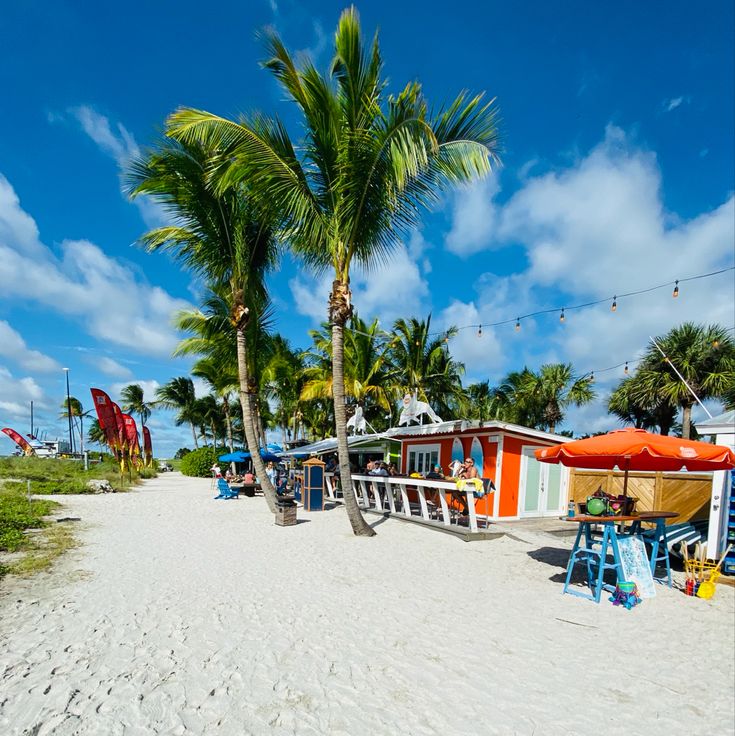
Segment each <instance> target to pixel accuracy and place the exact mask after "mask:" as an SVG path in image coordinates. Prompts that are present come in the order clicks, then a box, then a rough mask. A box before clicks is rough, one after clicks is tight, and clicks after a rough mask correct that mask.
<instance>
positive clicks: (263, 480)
mask: <svg viewBox="0 0 735 736" xmlns="http://www.w3.org/2000/svg"><path fill="white" fill-rule="evenodd" d="M237 374H238V379H239V382H240V404H241V405H242V426H243V429H244V430H245V438H246V440H247V445H248V451H249V452H250V459H251V460H252V461H253V465H254V467H255V473H256V475H257V476H258V480H259V481H260V486H261V488H262V489H263V495H264V496H265V501H266V503H267V504H268V508H269V509H270V510H271V512H272V513H274V514H275V513H276V498H277V496H276V489H275V488H274V487H273V484H272V483H271V482H270V479H269V478H268V475H267V474H266V472H265V463H264V462H263V458H262V457H261V456H260V446H259V445H258V436H257V434H256V429H255V423H254V421H253V406H252V404H251V393H252V392H251V387H250V385H249V384H250V375H249V371H248V364H247V347H246V343H245V333H244V332H243V330H242V328H241V327H238V328H237Z"/></svg>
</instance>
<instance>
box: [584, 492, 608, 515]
mask: <svg viewBox="0 0 735 736" xmlns="http://www.w3.org/2000/svg"><path fill="white" fill-rule="evenodd" d="M606 510H607V502H606V501H605V499H604V498H597V497H595V496H589V497H588V498H587V513H588V514H590V515H591V516H602V515H603V514H604V513H605V511H606Z"/></svg>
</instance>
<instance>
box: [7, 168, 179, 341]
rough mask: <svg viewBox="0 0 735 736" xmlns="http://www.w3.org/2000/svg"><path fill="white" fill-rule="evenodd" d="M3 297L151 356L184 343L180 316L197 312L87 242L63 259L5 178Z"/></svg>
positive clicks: (70, 248)
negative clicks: (176, 325)
mask: <svg viewBox="0 0 735 736" xmlns="http://www.w3.org/2000/svg"><path fill="white" fill-rule="evenodd" d="M0 283H2V284H3V289H2V292H1V293H0V298H6V299H7V298H18V299H22V300H23V301H32V302H35V303H37V304H39V305H42V306H45V307H48V308H49V309H50V310H51V312H52V313H57V314H62V315H65V316H67V317H71V318H73V319H75V320H77V321H78V322H80V323H81V324H82V325H83V326H84V328H85V329H86V330H87V332H88V333H89V334H90V335H92V336H93V337H95V338H97V339H99V340H102V341H104V342H107V343H109V344H112V345H121V346H125V347H128V348H131V349H132V350H135V351H137V352H139V353H143V354H147V355H166V356H168V355H169V354H170V353H171V350H172V349H173V348H174V347H175V345H176V343H177V336H176V334H175V332H174V329H173V327H172V325H171V317H172V315H173V313H175V312H176V311H178V310H180V309H186V308H190V305H189V304H188V303H187V302H186V301H184V300H182V299H176V298H174V297H172V296H171V295H170V294H168V293H167V292H166V291H164V290H163V289H161V288H160V287H158V286H152V285H151V284H149V283H147V282H146V281H145V280H144V279H143V278H142V277H141V276H140V274H138V273H136V272H135V271H134V270H133V269H132V268H130V267H129V266H127V265H124V264H123V263H121V262H119V261H117V260H115V259H114V258H111V257H109V256H108V255H106V254H105V253H104V252H103V251H102V249H101V248H99V247H98V246H97V245H95V244H94V243H91V242H89V241H87V240H64V241H63V242H62V243H61V244H60V246H59V254H58V255H57V254H56V253H55V252H54V251H52V250H51V249H50V248H49V247H47V246H46V245H44V244H43V243H42V242H41V240H40V239H39V233H38V228H37V226H36V223H35V222H34V221H33V218H32V217H31V216H30V215H28V213H26V212H25V211H24V210H23V209H22V207H21V205H20V202H19V200H18V196H17V195H16V193H15V191H14V190H13V187H12V186H11V184H10V182H9V181H8V180H7V179H6V178H5V177H4V176H3V175H2V174H0Z"/></svg>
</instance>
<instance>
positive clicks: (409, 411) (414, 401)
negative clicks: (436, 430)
mask: <svg viewBox="0 0 735 736" xmlns="http://www.w3.org/2000/svg"><path fill="white" fill-rule="evenodd" d="M401 403H402V404H403V408H402V409H401V416H400V418H399V419H398V426H399V427H400V426H401V425H402V424H405V425H406V426H408V425H409V424H410V423H411V422H415V421H418V422H421V417H422V416H423V415H424V414H426V415H427V416H428V417H429V418H430V419H431V421H432V422H434V424H439V422H441V417H439V416H437V413H436V412H435V411H434V410H433V409H432V408H431V407H430V406H429V405H428V404H427V403H426V402H425V401H419V400H418V391H414V392H413V396H412V395H411V394H406V395H405V396H404V397H403V400H402V402H401ZM421 423H423V422H421Z"/></svg>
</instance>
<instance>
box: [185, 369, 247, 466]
mask: <svg viewBox="0 0 735 736" xmlns="http://www.w3.org/2000/svg"><path fill="white" fill-rule="evenodd" d="M191 374H192V375H193V376H196V377H197V378H201V379H203V380H204V381H205V382H206V383H207V384H208V385H209V388H210V389H211V391H212V394H214V396H215V397H218V398H219V399H221V401H222V403H221V405H218V410H219V411H220V413H221V415H222V416H223V417H224V421H225V434H226V437H225V440H226V443H227V447H228V448H229V450H230V452H232V451H233V450H234V449H235V448H234V443H233V439H232V408H231V402H232V392H233V391H235V390H236V389H237V385H238V378H237V365H231V364H230V365H227V364H223V363H220V362H219V361H217V360H216V359H215V358H212V357H206V358H200V359H199V360H198V361H197V362H196V363H195V364H194V366H193V367H192V369H191ZM220 418H221V417H220Z"/></svg>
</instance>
